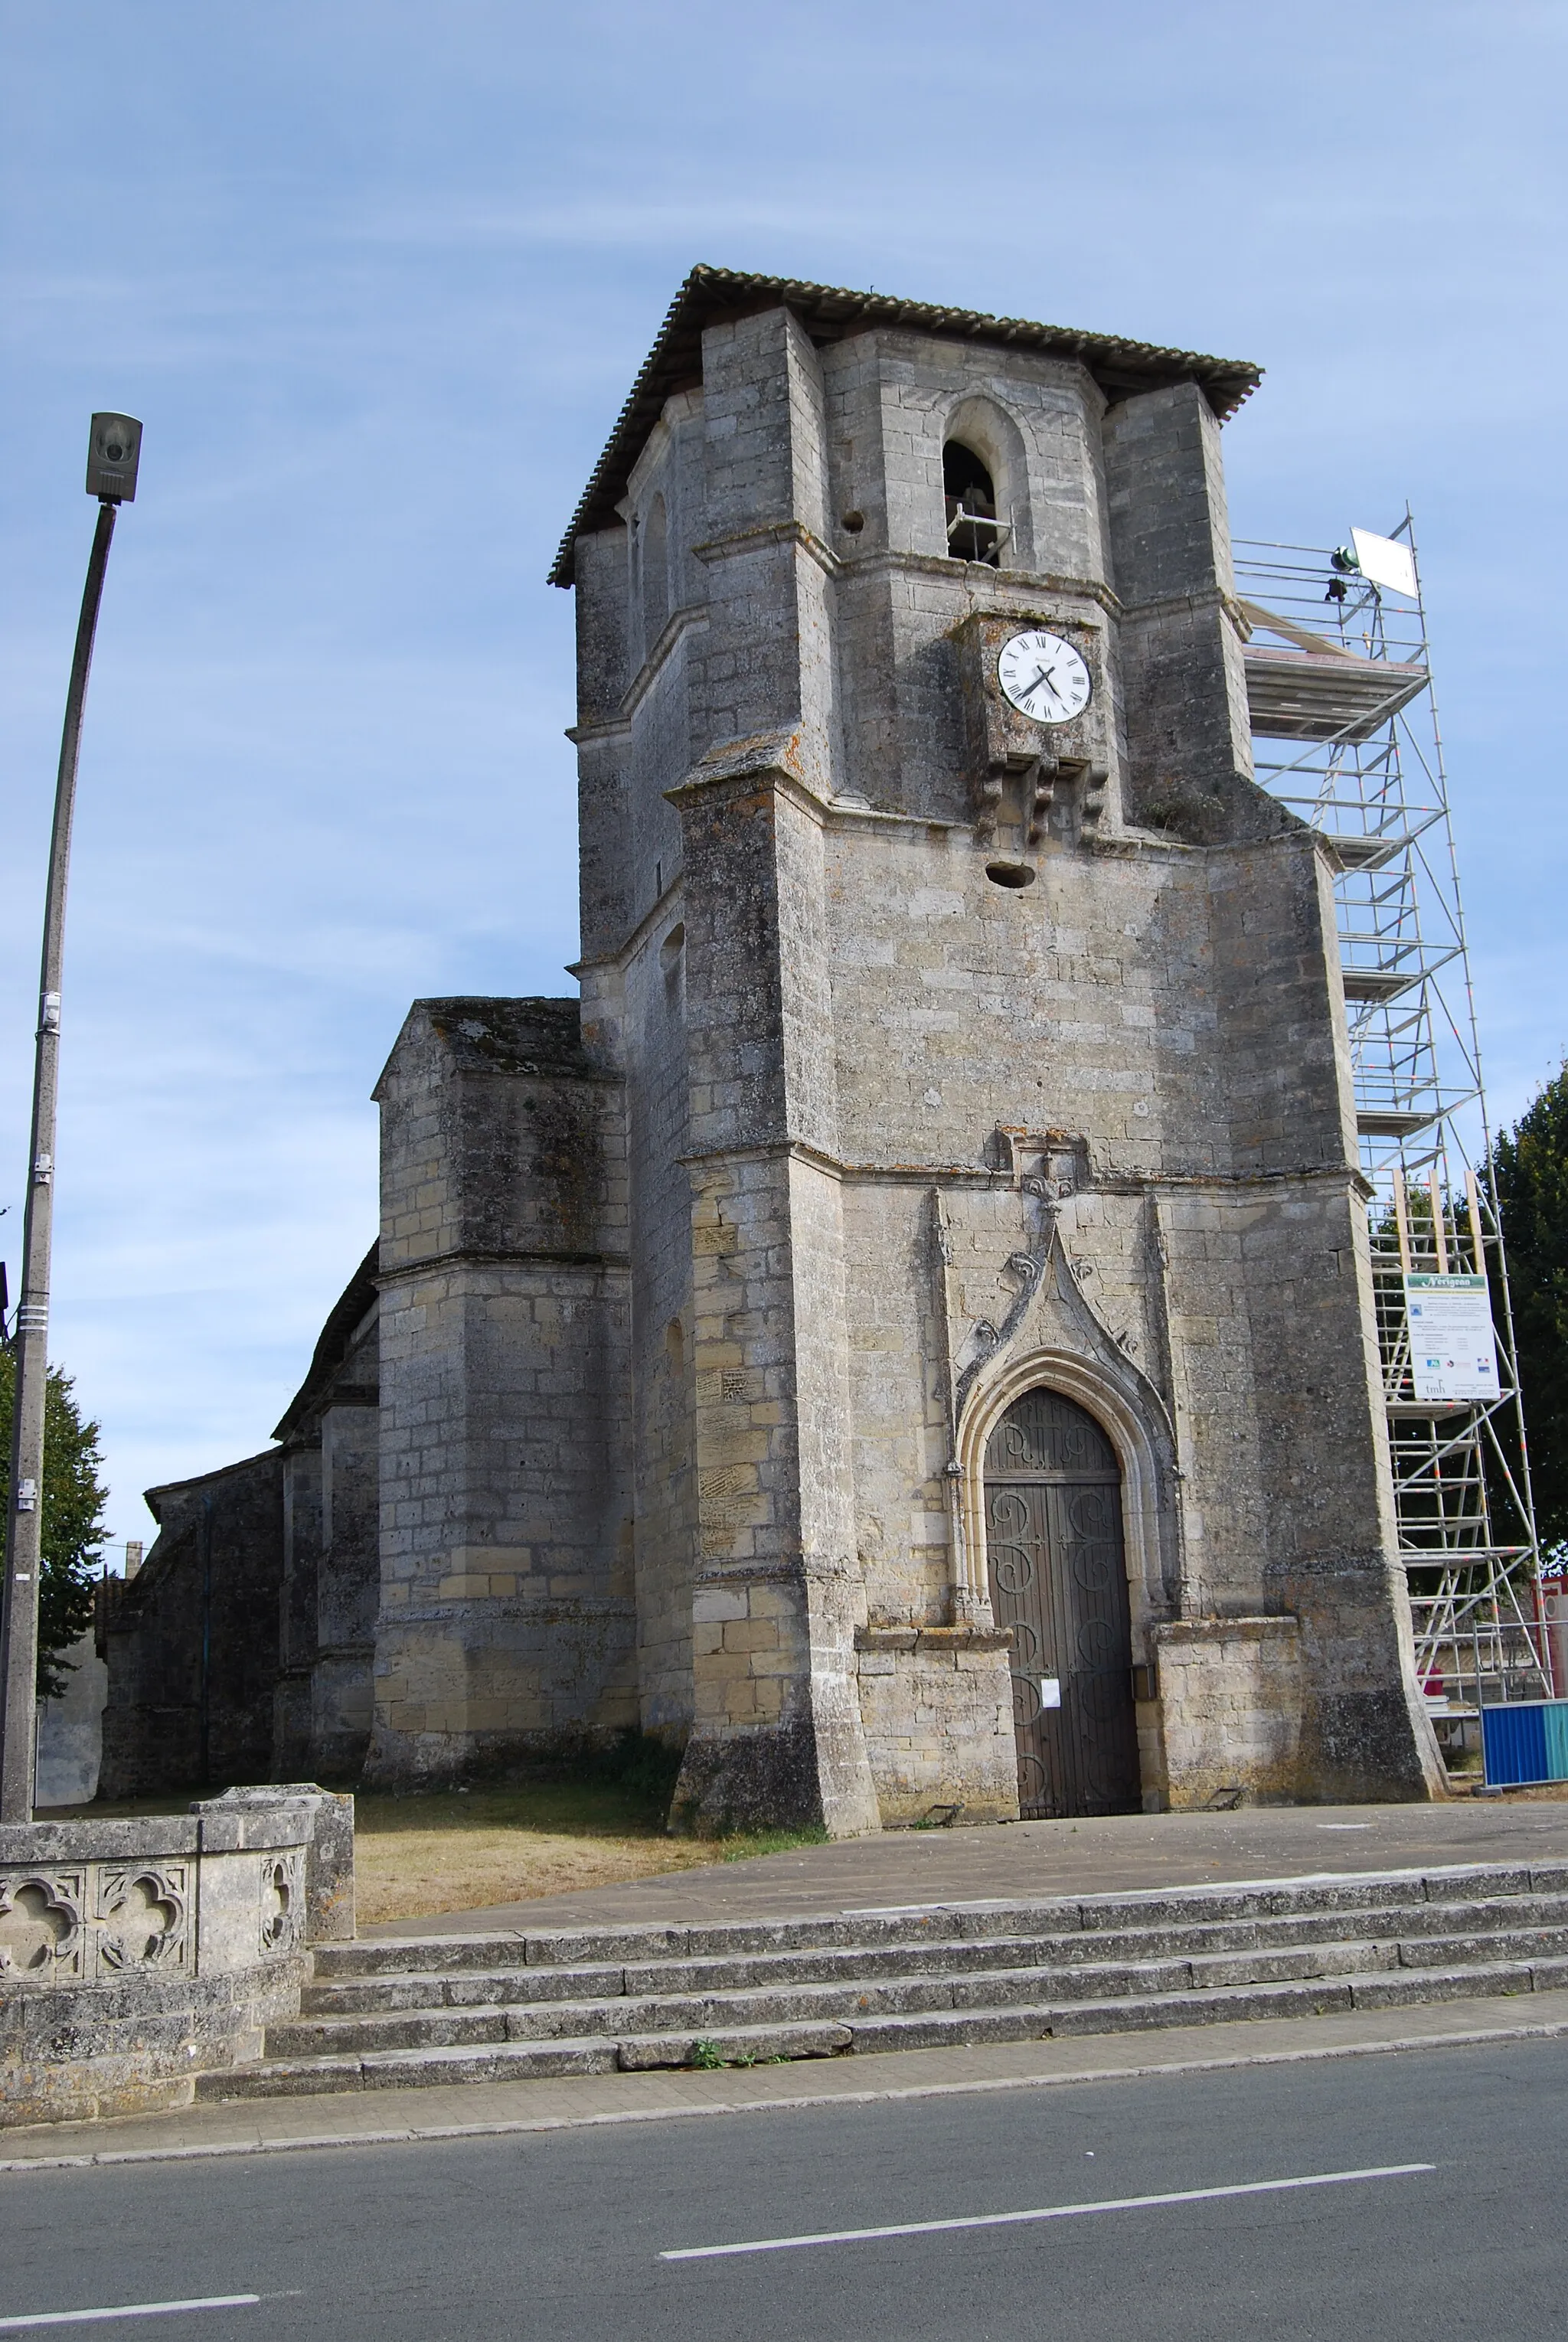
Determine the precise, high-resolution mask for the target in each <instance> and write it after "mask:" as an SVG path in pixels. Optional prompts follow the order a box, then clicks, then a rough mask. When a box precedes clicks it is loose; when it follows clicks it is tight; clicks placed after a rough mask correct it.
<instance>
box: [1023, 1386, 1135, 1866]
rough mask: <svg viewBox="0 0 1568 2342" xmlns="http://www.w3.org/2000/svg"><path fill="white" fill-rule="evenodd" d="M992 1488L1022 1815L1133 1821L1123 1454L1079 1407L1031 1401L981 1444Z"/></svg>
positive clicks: (1028, 1394)
mask: <svg viewBox="0 0 1568 2342" xmlns="http://www.w3.org/2000/svg"><path fill="white" fill-rule="evenodd" d="M984 1484H985V1542H986V1566H987V1570H988V1573H989V1576H990V1580H991V1603H992V1609H993V1612H994V1616H995V1619H996V1623H997V1625H998V1626H1011V1627H1012V1629H1013V1656H1012V1669H1013V1717H1014V1730H1015V1732H1016V1734H1017V1739H1018V1803H1019V1809H1020V1811H1021V1812H1022V1814H1023V1815H1024V1818H1025V1820H1041V1819H1054V1818H1056V1817H1063V1816H1066V1815H1069V1814H1123V1813H1135V1812H1136V1811H1137V1810H1138V1808H1139V1806H1140V1803H1141V1785H1140V1780H1139V1773H1138V1736H1137V1726H1136V1718H1135V1716H1134V1707H1133V1646H1132V1622H1131V1616H1130V1611H1129V1606H1128V1599H1127V1570H1126V1562H1125V1558H1124V1552H1123V1546H1122V1475H1121V1471H1120V1468H1119V1466H1118V1465H1117V1462H1116V1456H1115V1451H1114V1449H1113V1447H1112V1446H1111V1443H1110V1441H1109V1440H1108V1439H1107V1438H1106V1436H1105V1435H1104V1432H1103V1431H1102V1430H1101V1428H1100V1426H1099V1425H1098V1424H1097V1423H1096V1422H1095V1421H1094V1416H1092V1415H1090V1414H1089V1413H1088V1412H1087V1411H1086V1409H1084V1407H1081V1406H1078V1405H1077V1404H1076V1402H1075V1401H1074V1400H1073V1399H1070V1398H1064V1396H1062V1394H1061V1393H1060V1392H1059V1391H1053V1390H1043V1389H1037V1390H1030V1391H1025V1392H1024V1395H1023V1396H1022V1397H1021V1398H1017V1399H1015V1400H1014V1403H1013V1405H1012V1406H1010V1407H1009V1408H1008V1409H1007V1412H1006V1414H1005V1415H1004V1416H1002V1418H1001V1420H1000V1421H999V1422H998V1423H997V1424H996V1426H994V1429H993V1431H992V1433H991V1436H990V1437H989V1438H988V1439H987V1441H986V1443H985V1460H984Z"/></svg>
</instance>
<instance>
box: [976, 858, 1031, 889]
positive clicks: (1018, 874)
mask: <svg viewBox="0 0 1568 2342" xmlns="http://www.w3.org/2000/svg"><path fill="white" fill-rule="evenodd" d="M985 876H987V877H988V878H989V879H990V881H991V884H992V885H993V886H1033V885H1034V871H1033V870H1031V868H1030V867H1029V865H1028V864H1027V862H988V863H987V864H986V866H985Z"/></svg>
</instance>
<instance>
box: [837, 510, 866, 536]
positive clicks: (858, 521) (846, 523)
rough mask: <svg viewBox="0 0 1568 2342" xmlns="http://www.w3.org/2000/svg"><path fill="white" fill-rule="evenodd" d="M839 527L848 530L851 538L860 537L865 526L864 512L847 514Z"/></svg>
mask: <svg viewBox="0 0 1568 2342" xmlns="http://www.w3.org/2000/svg"><path fill="white" fill-rule="evenodd" d="M839 526H840V528H847V529H848V531H849V533H850V535H851V536H858V535H860V532H861V530H862V529H863V528H864V526H865V515H864V513H863V512H846V513H845V515H844V518H843V519H842V520H841V521H840V523H839Z"/></svg>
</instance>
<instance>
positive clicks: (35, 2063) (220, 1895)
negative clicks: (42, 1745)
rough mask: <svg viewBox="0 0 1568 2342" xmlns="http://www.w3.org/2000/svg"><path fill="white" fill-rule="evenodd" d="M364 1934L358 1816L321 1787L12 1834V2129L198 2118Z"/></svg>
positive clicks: (6, 2008)
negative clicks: (328, 1954) (327, 1958)
mask: <svg viewBox="0 0 1568 2342" xmlns="http://www.w3.org/2000/svg"><path fill="white" fill-rule="evenodd" d="M353 1934H354V1800H353V1798H352V1797H339V1796H335V1795H334V1794H332V1793H331V1792H328V1791H325V1790H322V1789H318V1788H317V1787H315V1784H314V1783H309V1782H306V1783H300V1784H291V1785H286V1786H282V1787H270V1788H256V1789H233V1790H230V1791H229V1792H228V1793H227V1795H226V1796H224V1797H215V1798H210V1799H207V1800H205V1802H203V1803H200V1804H197V1805H194V1806H192V1807H191V1808H190V1809H189V1811H188V1812H186V1813H184V1814H157V1815H150V1816H144V1817H135V1818H119V1817H107V1816H105V1817H103V1818H101V1819H100V1818H97V1817H89V1818H87V1819H85V1820H81V1821H42V1822H31V1823H24V1824H16V1825H11V1826H8V1827H0V2125H5V2124H17V2123H30V2122H51V2121H65V2120H67V2119H72V2118H75V2117H84V2116H93V2115H111V2114H133V2113H141V2112H145V2111H147V2110H149V2109H152V2108H155V2107H178V2106H183V2105H186V2104H188V2103H189V2102H190V2100H191V2098H192V2097H193V2095H194V2092H195V2077H196V2076H197V2075H198V2074H200V2073H210V2072H213V2071H215V2070H221V2069H223V2068H225V2067H230V2066H233V2065H235V2064H238V2063H241V2062H244V2061H245V2060H246V2059H249V2058H254V2057H258V2056H259V2055H260V2053H261V2047H262V2036H263V2032H264V2029H265V2027H266V2026H267V2025H268V2024H269V2023H275V2022H276V2021H277V2020H279V2019H280V2018H283V2017H289V2016H292V2015H295V2014H296V2013H297V2011H298V2007H299V1994H300V1987H301V1985H302V1983H303V1982H304V1981H305V1977H306V1976H307V1974H308V1972H309V1960H308V1955H307V1947H308V1946H310V1945H311V1944H313V1943H315V1942H321V1941H325V1940H331V1939H337V1938H342V1937H351V1936H352V1935H353Z"/></svg>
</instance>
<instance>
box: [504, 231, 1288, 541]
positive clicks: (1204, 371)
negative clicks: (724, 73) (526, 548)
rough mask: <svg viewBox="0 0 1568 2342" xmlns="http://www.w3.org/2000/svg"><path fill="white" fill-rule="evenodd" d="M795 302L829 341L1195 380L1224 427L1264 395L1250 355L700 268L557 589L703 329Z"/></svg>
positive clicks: (616, 498)
mask: <svg viewBox="0 0 1568 2342" xmlns="http://www.w3.org/2000/svg"><path fill="white" fill-rule="evenodd" d="M780 305H783V306H787V307H789V308H791V309H793V310H794V313H795V315H797V316H798V317H799V318H800V319H801V320H802V321H803V323H804V325H806V326H807V328H808V329H809V330H812V331H814V332H815V333H816V334H817V335H823V334H824V333H825V334H827V335H838V334H842V333H844V332H850V331H854V330H857V329H859V328H862V327H864V326H867V325H909V326H914V327H915V328H916V329H917V330H918V331H920V332H921V333H925V334H942V335H947V336H949V337H950V338H951V339H953V340H955V341H965V342H994V343H999V344H1001V345H1004V346H1010V347H1012V348H1014V349H1026V350H1043V351H1044V352H1045V353H1046V354H1047V355H1050V356H1052V357H1071V358H1078V359H1081V360H1082V362H1083V364H1084V365H1086V366H1087V367H1088V369H1089V371H1090V373H1091V374H1092V375H1094V379H1095V381H1096V382H1097V383H1098V384H1099V385H1100V386H1101V388H1102V389H1103V390H1105V391H1109V392H1110V393H1112V394H1113V395H1116V394H1118V393H1120V394H1123V395H1125V394H1126V393H1128V392H1130V391H1138V390H1153V389H1155V388H1157V387H1158V386H1159V385H1161V384H1162V383H1169V382H1195V383H1199V384H1201V385H1202V386H1203V395H1204V396H1205V397H1206V398H1207V399H1208V402H1209V405H1211V406H1212V407H1213V410H1214V413H1215V414H1216V415H1218V416H1219V417H1220V420H1221V421H1222V422H1224V421H1225V420H1226V418H1227V417H1228V416H1230V415H1233V414H1234V413H1235V411H1236V409H1237V407H1238V406H1240V405H1241V403H1242V401H1243V398H1245V397H1247V396H1248V395H1249V394H1250V393H1251V392H1252V391H1253V390H1255V389H1256V387H1257V385H1258V383H1259V382H1260V380H1261V379H1262V369H1261V368H1260V367H1258V366H1255V365H1248V364H1247V363H1246V361H1245V360H1244V359H1241V358H1211V357H1204V356H1203V355H1201V354H1200V353H1199V352H1198V351H1196V350H1164V349H1159V348H1157V347H1156V346H1155V345H1154V344H1153V343H1152V342H1125V341H1122V340H1120V339H1119V338H1118V337H1117V336H1116V335H1114V334H1083V333H1077V332H1075V331H1074V329H1073V328H1072V327H1071V326H1067V325H1032V324H1031V323H1030V322H1029V321H1028V320H1027V319H1026V318H1023V317H988V316H985V315H984V314H983V313H982V312H981V311H979V310H977V309H942V308H937V307H935V306H934V305H932V304H931V303H930V302H926V301H900V300H898V299H896V298H895V297H894V295H892V294H887V293H852V292H847V291H845V290H844V288H843V287H842V286H838V285H803V284H801V283H799V282H798V281H797V279H795V278H794V277H793V276H750V275H742V274H740V273H738V272H737V271H736V270H734V269H730V268H702V267H699V268H694V269H693V271H692V273H691V275H689V276H688V277H687V279H686V281H685V283H684V285H682V287H681V289H680V291H679V292H678V293H677V294H676V295H675V297H674V301H672V303H671V304H670V308H669V313H668V315H666V317H665V319H664V325H662V326H661V327H660V329H659V338H658V340H657V341H656V342H655V343H654V346H653V348H652V349H651V350H650V351H649V353H648V355H647V357H646V358H645V359H644V363H643V367H642V371H641V372H640V373H639V375H638V376H637V379H636V381H635V382H634V384H633V385H632V390H631V395H630V396H629V397H628V399H627V400H626V403H625V405H624V406H623V407H622V409H621V412H620V415H619V416H618V417H617V419H616V423H615V427H614V431H613V432H612V433H611V434H610V442H609V445H608V446H607V447H606V448H605V450H604V454H603V455H601V456H600V458H599V461H598V463H597V464H596V465H594V475H593V477H592V479H590V481H589V482H588V485H587V486H586V487H585V488H584V491H583V497H582V501H581V503H580V504H579V505H578V506H577V509H576V511H575V512H574V514H573V515H572V522H571V525H570V527H569V528H568V529H567V531H566V534H565V535H564V537H563V538H562V540H561V549H560V551H559V552H558V553H557V554H556V555H555V562H554V567H553V568H552V570H551V572H550V583H551V584H552V585H553V586H570V585H571V583H572V548H573V545H574V541H575V539H576V538H577V537H579V536H581V535H584V534H585V533H586V532H587V531H589V530H591V529H596V528H607V527H609V526H610V525H611V524H612V523H613V522H614V518H615V506H616V505H617V504H618V503H619V502H620V500H621V498H622V497H623V496H624V494H625V492H626V482H627V480H628V478H629V477H630V475H631V471H632V466H633V465H634V463H635V462H636V460H637V457H638V455H639V454H640V453H641V451H642V448H643V445H644V442H645V441H646V439H647V436H648V434H649V432H650V431H651V430H652V429H653V427H654V424H655V423H656V422H657V421H658V418H659V416H660V415H661V414H662V413H663V411H664V401H665V400H666V399H667V398H669V397H670V396H671V395H672V394H673V393H674V392H675V391H677V390H682V389H685V388H688V387H690V386H692V385H694V384H696V383H699V382H701V380H702V375H703V332H704V327H705V326H708V325H712V324H714V321H715V319H717V318H720V317H723V316H724V315H744V314H746V313H747V312H748V311H754V310H756V309H759V308H762V307H764V306H780Z"/></svg>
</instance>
